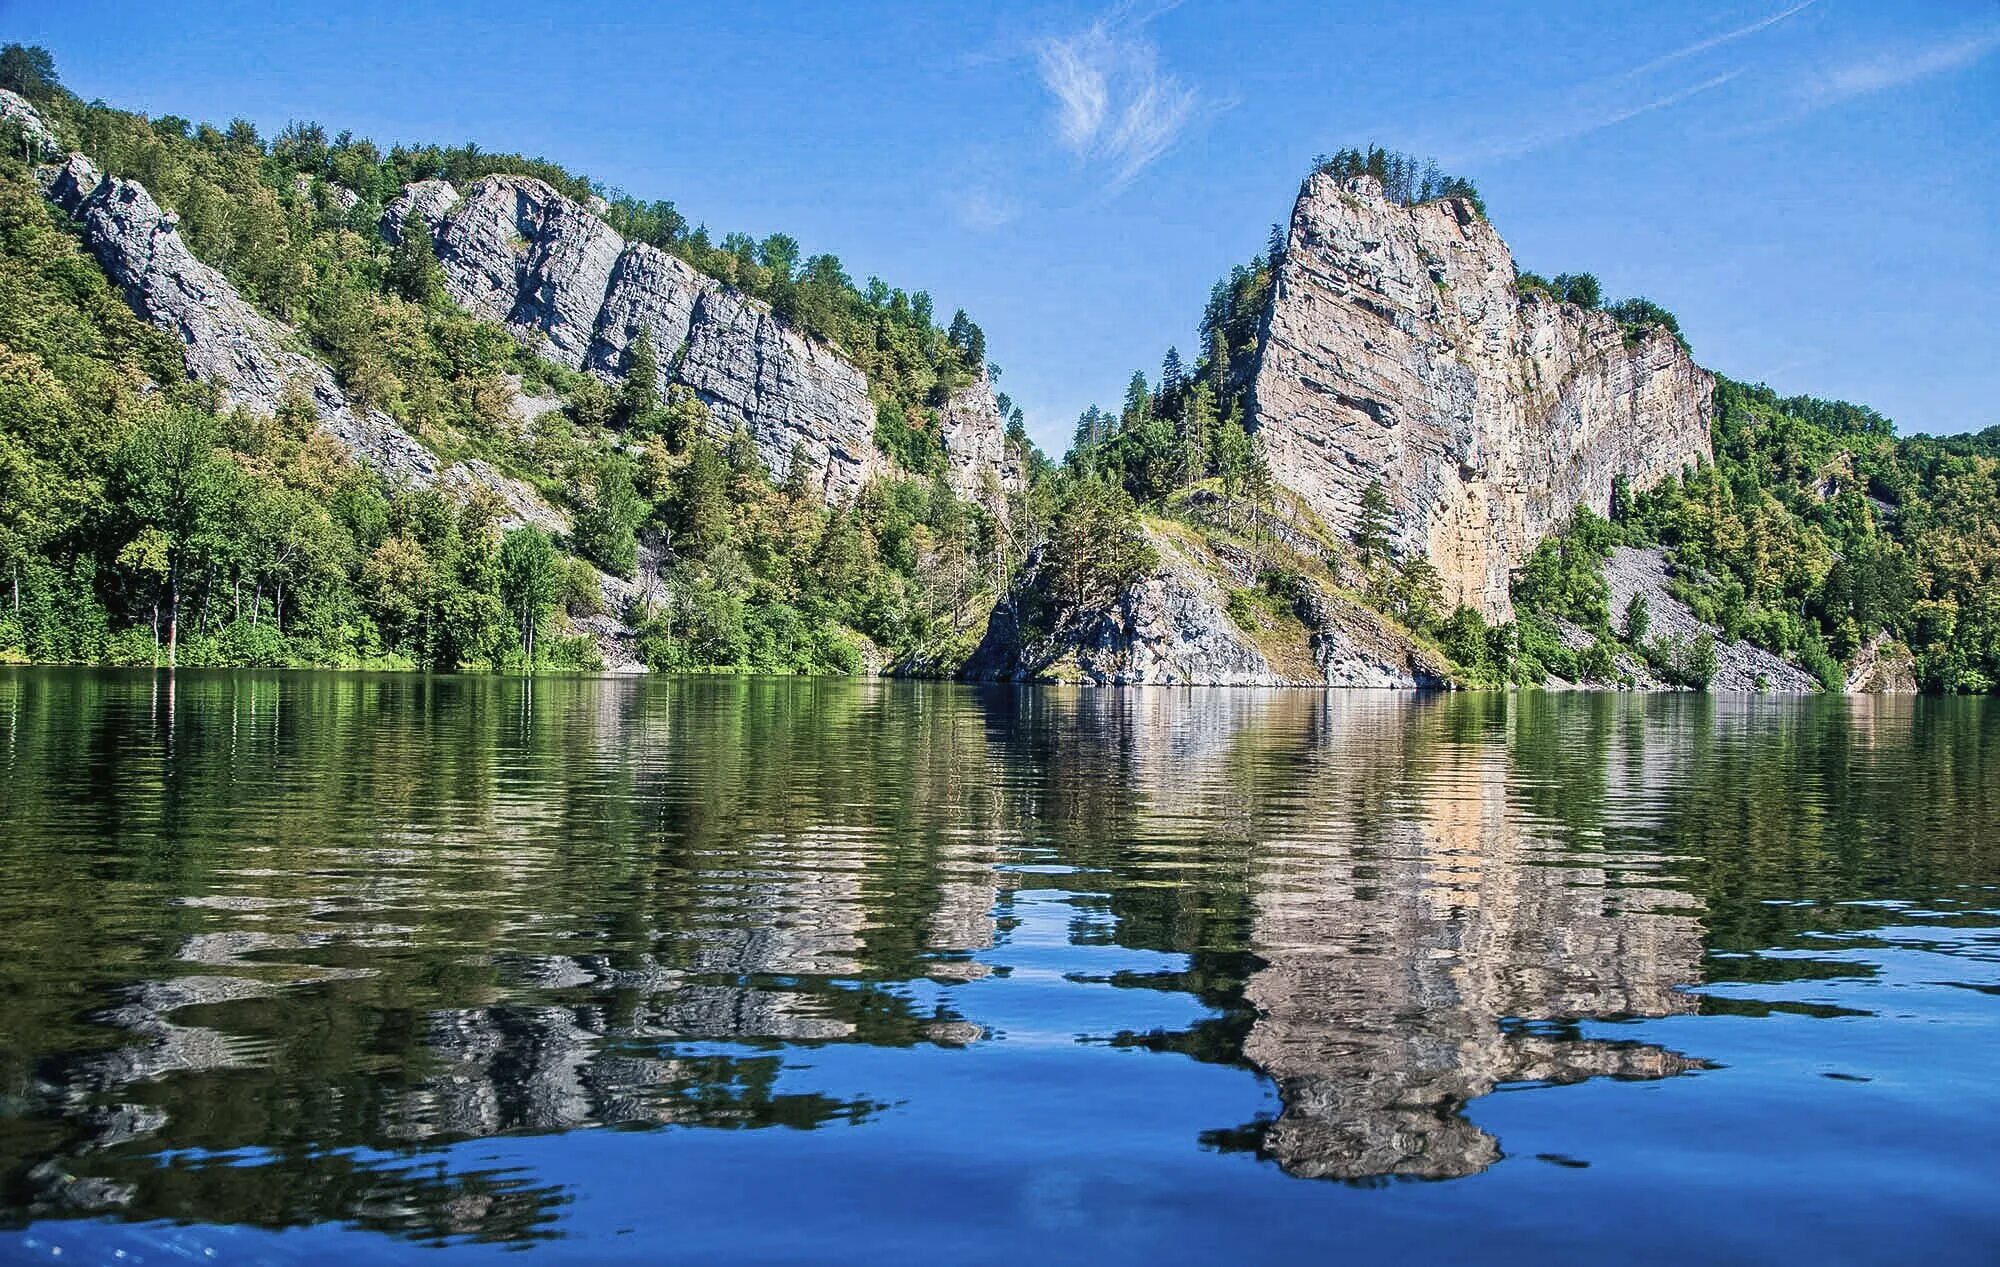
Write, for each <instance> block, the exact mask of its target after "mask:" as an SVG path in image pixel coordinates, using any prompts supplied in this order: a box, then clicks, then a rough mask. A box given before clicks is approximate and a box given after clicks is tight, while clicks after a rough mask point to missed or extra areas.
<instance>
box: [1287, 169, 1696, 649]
mask: <svg viewBox="0 0 2000 1267" xmlns="http://www.w3.org/2000/svg"><path fill="white" fill-rule="evenodd" d="M1712 389H1713V379H1712V378H1711V376H1710V375H1709V374H1708V373H1707V372H1706V371H1704V370H1701V369H1699V368H1698V367H1696V366H1695V364H1694V362H1693V361H1692V360H1690V359H1689V357H1688V355H1687V352H1686V350H1685V349H1683V348H1682V347H1681V345H1680V344H1679V343H1678V342H1677V341H1676V340H1675V339H1674V338H1673V336H1672V335H1670V334H1668V333H1666V332H1665V331H1662V330H1655V331H1653V332H1652V333H1651V334H1649V335H1647V336H1645V337H1644V338H1641V339H1640V340H1638V341H1637V342H1636V343H1632V344H1628V343H1627V342H1626V339H1625V336H1624V334H1623V332H1622V331H1621V330H1620V328H1619V326H1618V323H1617V322H1616V321H1615V320H1613V319H1612V318H1611V317H1610V316H1608V315H1606V314H1604V313H1601V312H1589V311H1585V310H1584V309H1581V308H1578V307H1576V306H1574V305H1568V304H1559V303H1554V302H1551V301H1549V300H1546V299H1542V298H1531V299H1527V300H1523V299H1521V298H1520V297H1519V296H1518V295H1517V293H1516V290H1515V271H1514V261H1513V256H1512V255H1511V254H1510V253H1509V252H1508V250H1507V245H1506V243H1505V242H1503V241H1501V239H1500V236H1499V234H1498V233H1496V232H1495V231H1494V229H1493V226H1492V225H1491V224H1489V223H1488V222H1487V221H1486V219H1485V218H1484V217H1483V216H1480V215H1479V214H1477V213H1476V212H1475V211H1473V210H1472V209H1471V207H1470V206H1469V205H1467V204H1466V203H1464V202H1463V201H1461V200H1458V199H1445V200H1443V201H1440V202H1435V203H1427V204H1424V205H1421V206H1415V207H1405V206H1401V205H1399V204H1396V203H1393V202H1390V201H1388V200H1386V199H1385V198H1384V197H1383V196H1382V191H1381V187H1380V186H1379V185H1378V184H1377V183H1376V182H1375V181H1374V180H1372V179H1370V178H1368V177H1365V176H1364V177H1358V178H1355V179H1353V180H1349V181H1345V182H1340V181H1336V180H1334V179H1333V178H1332V177H1330V176H1326V175H1318V174H1316V175H1314V176H1312V177H1311V178H1309V179H1308V180H1307V182H1306V184H1305V187H1304V188H1303V189H1302V190H1301V192H1300V195H1299V199H1298V203H1297V205H1296V207H1295V208H1294V210H1293V213H1292V223H1291V229H1290V233H1289V235H1288V237H1287V240H1286V246H1285V253H1284V256H1283V258H1282V259H1281V260H1280V262H1279V264H1278V266H1277V272H1276V279H1275V283H1274V288H1273V293H1272V299H1271V306H1270V309H1269V311H1268V313H1267V317H1266V336H1265V340H1264V344H1263V350H1262V352H1261V355H1260V358H1259V363H1258V365H1257V369H1256V374H1255V379H1254V384H1253V392H1252V395H1253V402H1252V408H1251V422H1252V425H1253V427H1254V428H1255V431H1256V435H1257V440H1258V445H1259V448H1260V449H1261V451H1262V452H1263V454H1264V456H1265V457H1266V459H1267V460H1268V461H1269V462H1270V465H1271V470H1272V474H1273V475H1274V476H1275V477H1276V478H1277V480H1278V481H1279V482H1280V483H1282V484H1284V485H1285V486H1287V487H1289V488H1291V489H1293V490H1294V491H1296V492H1297V493H1299V495H1300V496H1302V497H1303V498H1305V500H1306V501H1307V503H1308V504H1309V505H1311V506H1312V508H1313V509H1314V510H1315V511H1316V512H1318V514H1319V515H1320V517H1321V518H1323V519H1324V520H1325V521H1326V522H1327V523H1328V524H1329V525H1330V526H1331V527H1332V528H1334V529H1335V530H1336V531H1351V530H1352V529H1353V528H1354V526H1355V523H1356V520H1357V518H1358V516H1359V511H1360V503H1361V495H1362V492H1363V490H1364V489H1365V488H1366V487H1367V486H1368V484H1369V483H1370V482H1371V481H1377V480H1379V481H1380V482H1381V484H1382V486H1383V489H1384V491H1385V492H1386V493H1387V494H1388V496H1389V500H1390V503H1391V506H1392V510H1393V522H1392V525H1391V537H1392V544H1393V547H1394V549H1395V550H1396V552H1397V553H1398V554H1399V555H1401V556H1403V557H1416V556H1421V555H1426V554H1427V555H1428V556H1429V557H1430V559H1431V561H1432V562H1433V563H1434V564H1436V566H1437V568H1438V570H1439V572H1440V573H1441V574H1442V576H1443V578H1444V583H1445V600H1446V602H1447V604H1455V603H1459V602H1463V603H1467V604H1470V605H1472V606H1474V607H1477V608H1479V609H1481V610H1482V611H1483V612H1485V613H1486V614H1487V615H1488V616H1489V617H1496V618H1499V617H1505V616H1506V615H1508V614H1509V612H1510V610H1511V602H1510V600H1509V597H1508V574H1509V572H1510V570H1511V569H1513V568H1515V567H1517V566H1519V565H1520V563H1521V562H1522V561H1523V560H1525V558H1526V557H1527V555H1528V553H1529V552H1530V551H1531V550H1532V549H1533V548H1534V546H1535V545H1536V543H1537V542H1539V541H1540V540H1541V539H1542V538H1543V537H1545V536H1546V535H1548V534H1549V533H1550V532H1552V531H1554V530H1555V529H1557V528H1559V527H1560V526H1561V525H1562V524H1563V523H1564V522H1565V521H1566V520H1567V519H1568V517H1569V516H1570V514H1571V512H1572V511H1573V510H1574V508H1575V507H1576V505H1577V504H1578V503H1582V504H1585V505H1589V506H1592V507H1594V508H1596V509H1598V510H1600V511H1602V510H1604V509H1606V508H1607V507H1608V505H1609V502H1610V498H1611V486H1612V481H1613V479H1614V478H1615V477H1617V476H1620V475H1623V476H1625V477H1627V478H1628V479H1629V480H1630V481H1631V484H1632V486H1633V487H1634V488H1645V487H1648V486H1650V485H1652V484H1654V483H1657V482H1658V481H1660V480H1661V479H1664V478H1666V477H1668V476H1670V475H1672V474H1674V473H1676V472H1677V471H1679V470H1680V469H1681V468H1682V467H1683V466H1684V465H1686V464H1687V463H1690V462H1692V461H1694V459H1696V458H1697V457H1701V456H1705V455H1706V454H1707V453H1708V451H1709V447H1708V445H1709V441H1708V424H1709V417H1710V413H1711V408H1712V405H1711V394H1712Z"/></svg>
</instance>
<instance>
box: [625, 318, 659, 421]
mask: <svg viewBox="0 0 2000 1267" xmlns="http://www.w3.org/2000/svg"><path fill="white" fill-rule="evenodd" d="M659 408H660V356H659V353H657V352H655V351H654V350H653V329H652V327H651V326H640V327H639V333H638V334H637V335H635V336H634V337H633V339H632V342H630V343H628V344H626V345H625V381H624V382H623V383H621V384H619V386H618V413H617V420H618V425H619V426H621V427H623V428H625V429H626V430H627V431H633V432H638V433H641V434H644V433H646V432H649V431H652V430H655V429H656V428H657V425H658V419H657V416H656V415H657V414H658V412H659Z"/></svg>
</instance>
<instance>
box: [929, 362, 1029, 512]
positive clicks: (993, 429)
mask: <svg viewBox="0 0 2000 1267" xmlns="http://www.w3.org/2000/svg"><path fill="white" fill-rule="evenodd" d="M938 442H939V443H940V444H941V445H942V446H943V448H944V456H945V478H946V479H947V480H949V481H950V483H951V489H952V491H953V492H955V493H957V494H958V495H959V496H960V497H963V498H965V499H966V500H968V501H975V502H978V503H979V504H980V505H982V506H984V507H986V509H987V510H989V511H992V512H994V513H995V514H1002V513H1004V512H1005V510H1006V506H1007V497H1008V495H1010V494H1012V493H1017V492H1019V491H1020V490H1021V489H1022V488H1024V487H1026V485H1027V482H1028V475H1027V471H1026V469H1025V468H1024V467H1023V466H1022V462H1021V454H1020V451H1019V450H1018V448H1017V447H1016V446H1015V445H1013V444H1010V443H1009V442H1008V440H1007V422H1006V420H1005V419H1004V418H1002V417H1001V416H1000V404H999V402H998V401H997V400H995V399H994V396H993V383H992V381H991V380H989V379H988V378H987V376H986V373H985V371H984V370H981V371H980V374H979V378H978V379H977V381H975V382H972V383H969V384H967V385H966V386H964V387H961V388H959V389H958V390H957V391H955V392H953V393H952V394H951V396H950V398H949V399H947V400H946V401H945V404H944V408H943V409H941V410H939V411H938Z"/></svg>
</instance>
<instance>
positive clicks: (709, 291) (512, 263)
mask: <svg viewBox="0 0 2000 1267" xmlns="http://www.w3.org/2000/svg"><path fill="white" fill-rule="evenodd" d="M412 223H421V224H423V225H425V226H427V227H428V228H429V229H430V231H431V233H432V235H433V238H434V242H435V246H436V253H437V257H438V262H439V263H440V264H441V265H443V267H444V274H445V284H446V287H447V289H448V290H449V291H450V294H451V297H452V299H453V300H454V301H455V302H456V303H458V304H459V306H461V307H462V308H464V309H465V310H466V311H467V312H470V313H472V314H473V315H475V316H478V317H484V318H487V319H489V320H492V321H497V322H500V323H501V324H503V325H505V326H506V327H507V328H508V329H509V330H511V331H513V332H514V334H515V335H516V336H517V337H518V338H520V339H521V340H522V341H523V342H524V343H525V344H526V345H527V346H529V347H530V348H532V349H533V350H534V351H535V352H536V353H537V354H539V355H541V356H542V357H544V358H546V359H547V360H550V361H552V362H555V363H557V364H560V365H563V366H566V367H568V368H570V369H575V370H584V371H588V372H590V373H592V374H595V375H597V376H598V377H600V378H603V379H606V380H609V381H615V380H618V379H620V378H622V377H623V375H624V374H625V373H626V371H627V370H628V369H629V368H630V366H629V352H630V349H631V346H632V344H633V342H634V341H635V340H636V339H637V338H638V337H639V335H640V333H641V331H645V332H647V333H649V334H650V336H651V339H652V342H653V346H654V348H655V350H656V352H657V356H658V364H659V384H658V385H659V387H660V390H661V391H662V392H664V391H665V390H666V389H667V388H668V387H670V386H673V385H675V384H679V385H681V386H685V387H687V388H689V389H691V390H692V391H693V392H694V393H695V395H696V396H698V397H699V398H700V399H701V400H702V402H703V403H704V404H706V405H707V406H708V409H709V413H710V415H711V417H712V419H713V422H714V427H715V430H716V434H717V436H718V437H721V438H727V437H728V436H730V435H732V434H734V433H735V431H736V430H737V429H738V428H739V427H740V428H743V429H745V430H747V431H748V432H749V434H750V436H751V438H752V439H753V440H754V441H755V442H756V445H757V448H758V451H759V453H760V454H761V456H762V457H763V459H764V462H765V464H766V465H767V466H768V467H770V469H771V471H772V472H773V473H774V474H775V475H778V476H780V477H785V476H788V475H789V474H790V473H791V465H792V463H793V461H794V459H795V458H802V459H803V460H804V461H806V462H808V463H810V464H811V469H810V471H809V472H808V480H809V481H810V482H812V483H813V484H815V485H816V486H817V487H819V488H820V489H822V490H823V491H824V493H825V495H826V497H827V499H828V500H830V501H841V500H846V499H849V498H851V497H853V496H854V495H855V494H856V493H857V492H859V491H860V489H861V487H862V486H863V485H864V484H865V483H867V481H868V480H869V479H870V478H871V477H872V476H873V475H875V474H876V473H878V472H879V471H881V470H883V469H884V466H883V461H884V460H883V458H882V457H881V455H880V454H879V453H878V452H877V450H876V447H875V405H874V402H873V401H872V400H870V399H869V396H868V382H867V379H866V378H865V376H864V375H863V374H862V372H861V370H860V369H859V368H857V367H856V366H855V365H854V364H853V363H852V362H850V361H848V360H847V359H846V358H845V357H843V356H841V355H840V354H839V353H838V352H836V351H834V350H833V349H832V348H830V347H827V346H826V345H825V344H822V343H820V342H818V341H816V340H814V339H810V338H808V337H806V336H805V335H803V334H802V333H800V332H799V331H797V330H794V329H793V328H792V327H791V326H789V325H788V324H786V323H785V322H784V321H783V320H781V319H780V318H779V317H778V316H777V315H776V314H775V313H773V312H772V310H771V308H770V306H769V305H768V304H765V303H763V302H762V301H760V300H757V299H753V298H750V297H749V296H747V295H744V294H742V293H740V292H738V291H736V290H733V289H731V288H729V287H727V286H725V285H723V284H722V283H721V282H719V281H716V280H715V279H714V278H712V277H709V276H707V275H705V274H703V273H701V272H699V271H697V270H696V269H694V268H693V267H692V266H691V265H689V264H687V263H686V262H685V261H683V260H681V259H679V258H677V257H675V256H672V255H669V254H667V253H666V252H664V251H661V250H659V249H658V248H656V247H653V246H650V245H648V244H646V243H643V242H627V241H626V240H625V239H624V238H623V237H621V236H620V235H619V234H618V233H617V232H616V231H615V230H613V229H612V228H611V227H610V225H608V224H606V223H605V222H604V221H603V220H602V219H600V218H599V216H598V215H597V214H596V213H595V212H593V211H592V210H591V209H590V208H588V207H586V206H584V205H583V204H581V203H577V202H574V201H572V200H570V199H568V198H566V197H564V196H562V195H561V194H560V193H558V192H557V191H556V190H555V189H554V188H553V187H551V186H550V185H548V184H546V183H544V182H542V181H540V180H536V179H533V178H531V177H525V176H488V177H485V178H483V179H481V180H479V181H477V182H476V183H474V184H473V185H472V186H471V187H470V188H469V189H468V190H467V191H466V193H465V196H464V197H463V198H460V197H459V196H458V194H457V191H456V190H454V189H452V187H451V186H449V185H447V184H445V183H444V182H442V181H425V182H421V183H419V184H415V185H411V186H409V187H408V188H406V189H405V190H404V191H403V193H402V194H401V195H400V196H398V197H397V198H396V199H395V200H394V201H393V202H392V203H391V204H390V206H389V207H388V209H387V210H386V211H385V212H384V215H383V224H382V227H383V232H384V233H385V234H387V235H388V236H390V237H391V238H392V239H396V240H400V238H401V236H402V235H403V234H404V233H406V232H408V231H410V226H411V225H412ZM981 386H983V384H979V385H975V387H974V388H972V389H968V392H969V393H971V394H967V393H961V394H960V396H959V397H954V399H953V403H952V405H950V406H948V407H947V409H946V411H945V413H946V415H947V417H946V419H945V420H944V421H943V424H942V425H943V430H944V435H943V439H944V447H945V450H946V453H947V455H948V457H949V461H950V466H951V472H952V479H953V485H954V487H955V488H957V489H958V490H959V491H960V492H962V493H965V494H967V495H974V494H975V493H976V492H977V491H978V490H980V489H981V488H983V487H984V484H985V476H984V474H983V473H982V472H983V470H984V469H985V468H986V467H988V466H993V467H994V468H995V470H996V474H995V478H996V479H997V481H998V482H999V484H1000V485H1001V487H1002V488H1006V487H1009V486H1013V487H1018V486H1019V483H1020V481H1021V478H1022V477H1021V474H1020V471H1019V467H1018V463H1017V464H1015V465H1014V466H1013V467H1012V468H1011V471H1010V469H1009V468H1008V466H1007V465H1006V462H1007V459H1006V450H1007V445H1006V440H1005V429H1004V425H1003V424H1002V422H1001V420H1000V417H999V410H998V409H997V408H995V407H993V406H992V403H991V396H992V392H991V388H990V387H985V389H984V396H985V407H984V408H980V407H979V404H980V401H979V396H978V389H979V388H980V387H981Z"/></svg>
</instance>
